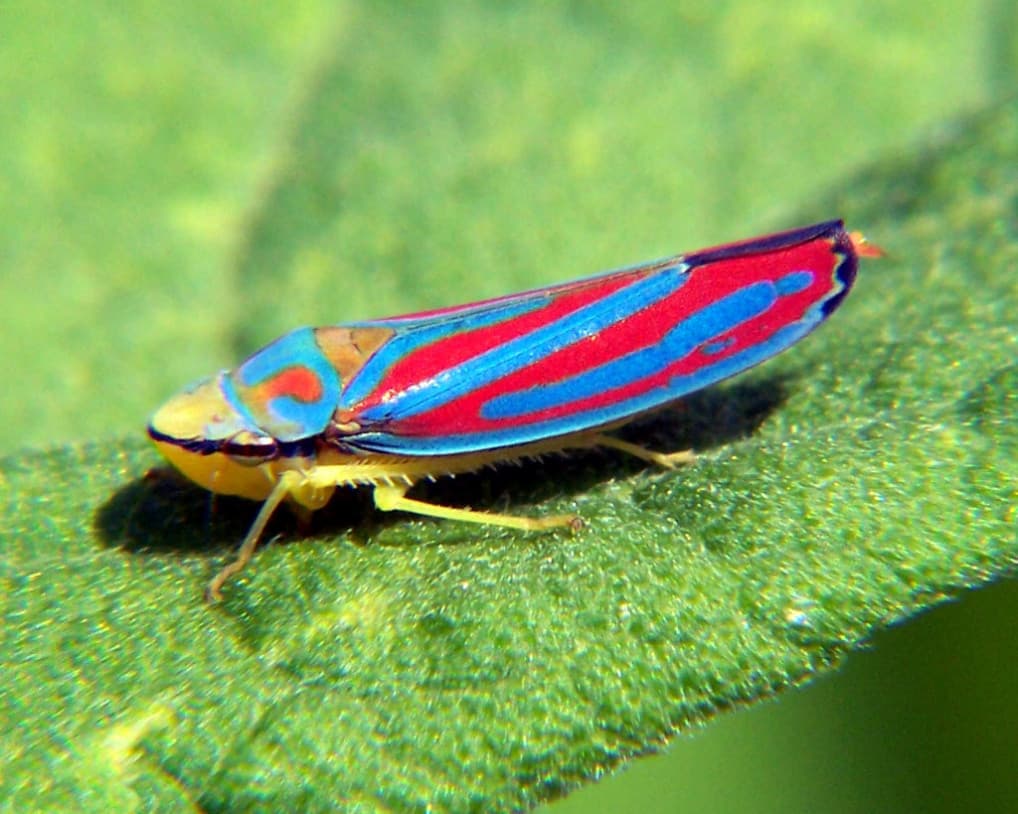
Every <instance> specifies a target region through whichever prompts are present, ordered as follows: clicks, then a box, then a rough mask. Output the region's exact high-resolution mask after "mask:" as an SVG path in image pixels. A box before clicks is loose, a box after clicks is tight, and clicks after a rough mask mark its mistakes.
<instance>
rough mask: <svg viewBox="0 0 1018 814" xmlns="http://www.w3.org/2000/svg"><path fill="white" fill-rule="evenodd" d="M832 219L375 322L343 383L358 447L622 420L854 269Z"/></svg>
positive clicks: (445, 446)
mask: <svg viewBox="0 0 1018 814" xmlns="http://www.w3.org/2000/svg"><path fill="white" fill-rule="evenodd" d="M856 265H857V257H856V244H855V243H853V240H852V238H851V237H850V236H849V235H848V234H847V233H846V232H845V231H844V229H843V227H842V223H841V222H840V221H831V222H828V223H822V224H817V225H816V226H811V227H807V228H804V229H798V230H795V231H792V232H784V233H781V234H776V235H771V236H768V237H764V238H759V239H756V240H751V241H746V242H742V243H736V244H730V245H726V246H721V247H718V248H714V249H708V250H704V251H700V252H695V253H692V254H689V255H684V256H678V257H674V258H670V259H667V260H663V261H659V262H656V263H651V264H648V265H646V266H640V267H634V268H630V269H623V270H620V271H615V272H609V273H606V274H601V275H598V276H595V277H590V278H586V279H583V280H579V281H576V282H574V283H567V284H563V285H558V286H552V287H549V288H545V289H537V290H534V291H529V292H525V293H523V294H517V295H513V296H509V297H503V298H499V299H495V300H488V301H485V302H482V303H475V304H472V305H466V306H460V307H456V308H450V309H443V310H441V311H432V312H425V313H422V314H415V315H410V316H407V317H400V318H396V319H392V320H381V321H378V322H374V323H367V324H366V325H369V326H372V327H377V328H385V329H388V330H390V331H392V337H391V339H389V340H388V341H387V342H386V343H385V344H384V345H383V346H382V347H380V348H379V349H378V350H377V351H376V352H375V353H374V355H373V356H372V357H371V358H370V359H369V360H367V362H366V363H365V364H364V366H363V367H362V368H361V369H360V370H359V371H358V372H357V375H356V376H355V377H354V378H353V380H352V381H350V382H349V383H348V385H347V386H346V387H345V388H344V391H343V394H342V396H341V405H340V406H341V411H342V412H343V414H344V415H346V416H348V417H349V418H350V419H351V420H352V421H354V422H355V423H356V424H357V425H358V426H359V427H360V429H359V431H357V432H356V433H354V434H353V435H351V436H350V437H349V439H348V442H349V444H350V446H351V447H355V448H358V449H361V450H364V451H370V452H383V453H390V454H396V455H409V456H417V455H448V454H459V453H469V452H477V451H481V450H486V449H493V448H499V447H505V446H513V445H517V444H524V443H529V442H532V441H537V440H541V439H545V438H550V437H554V436H558V435H565V434H569V433H574V432H579V431H582V430H586V429H591V428H595V427H598V426H603V425H606V424H610V423H613V422H617V421H621V420H625V419H628V418H631V417H633V416H635V415H638V414H639V413H642V412H644V411H646V410H650V409H653V408H655V407H658V406H661V405H663V404H666V403H668V402H670V401H673V400H675V399H677V398H679V397H681V396H684V395H686V394H689V393H691V392H694V391H696V390H699V389H701V388H703V387H706V386H707V385H710V384H713V383H715V382H717V381H720V380H722V379H725V378H727V377H729V376H732V375H734V374H736V373H739V372H741V371H743V370H745V369H747V368H749V367H752V366H753V365H756V364H758V363H760V362H762V361H764V360H765V359H768V358H770V357H771V356H774V355H775V354H777V353H780V352H781V351H782V350H784V349H786V348H788V347H789V346H791V345H792V344H794V343H795V342H797V341H798V340H799V339H801V338H802V337H803V336H805V335H806V334H807V333H809V332H810V331H812V330H813V329H814V328H816V327H817V325H819V324H820V323H821V322H822V321H823V320H824V319H825V318H826V317H827V316H828V315H829V314H830V313H831V312H832V311H833V310H834V309H835V308H836V307H837V305H838V304H839V303H840V302H841V300H842V299H843V298H844V296H845V295H846V294H847V293H848V290H849V288H850V286H851V284H852V281H853V279H854V277H855V271H856Z"/></svg>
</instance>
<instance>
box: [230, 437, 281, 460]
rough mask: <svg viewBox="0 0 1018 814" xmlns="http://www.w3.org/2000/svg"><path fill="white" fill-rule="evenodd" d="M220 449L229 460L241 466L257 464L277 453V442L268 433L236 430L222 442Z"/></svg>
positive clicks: (270, 458)
mask: <svg viewBox="0 0 1018 814" xmlns="http://www.w3.org/2000/svg"><path fill="white" fill-rule="evenodd" d="M222 451H223V452H224V453H225V454H226V455H228V456H229V457H230V460H232V461H234V462H235V463H238V464H242V465H243V466H258V464H262V463H265V462H266V461H271V460H272V459H273V458H275V457H276V455H278V454H279V444H277V443H276V439H274V438H271V437H270V436H268V435H257V434H255V433H253V432H246V431H245V432H238V433H237V434H236V435H234V436H233V437H232V438H229V439H227V440H226V441H225V442H223V446H222Z"/></svg>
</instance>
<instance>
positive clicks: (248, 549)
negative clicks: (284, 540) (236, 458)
mask: <svg viewBox="0 0 1018 814" xmlns="http://www.w3.org/2000/svg"><path fill="white" fill-rule="evenodd" d="M302 477H303V476H302V475H301V474H300V473H299V472H295V471H294V472H284V473H283V474H282V475H281V476H280V478H279V480H278V481H276V485H275V486H274V487H272V492H271V493H270V494H269V496H268V497H267V498H266V499H265V502H264V503H263V504H262V508H261V509H260V510H259V512H258V516H257V517H256V518H255V521H254V523H252V524H251V528H250V529H249V530H248V532H247V536H246V537H245V538H244V542H243V543H241V544H240V548H239V549H237V559H235V560H234V561H233V562H231V563H230V564H229V565H227V566H226V567H224V568H223V569H222V570H221V571H220V572H219V573H218V574H216V575H215V577H213V578H212V581H211V582H209V584H208V586H207V587H206V588H205V601H207V602H218V601H219V600H221V599H222V598H223V593H222V587H223V585H224V584H226V581H227V580H228V579H229V578H230V577H232V576H233V575H234V574H236V573H238V572H240V571H242V570H243V569H244V566H245V565H247V564H248V563H249V562H250V561H251V557H253V556H254V552H255V547H256V546H257V545H258V539H259V538H260V537H261V536H262V532H263V531H265V525H266V524H267V523H268V522H269V518H270V517H272V513H273V512H274V511H275V510H276V508H277V507H278V506H279V504H280V503H282V502H283V501H284V500H285V499H286V496H287V495H289V494H290V492H291V491H293V489H294V487H296V486H297V484H298V483H299V482H300V481H301V479H302Z"/></svg>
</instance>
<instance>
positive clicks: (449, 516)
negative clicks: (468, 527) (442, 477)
mask: <svg viewBox="0 0 1018 814" xmlns="http://www.w3.org/2000/svg"><path fill="white" fill-rule="evenodd" d="M409 488H410V487H409V486H375V491H374V497H375V505H376V506H377V507H378V508H379V509H381V510H382V511H383V512H394V511H401V512H412V513H413V514H423V515H425V516H427V517H439V518H441V519H443V520H463V521H465V522H467V523H480V524H482V525H486V526H505V527H506V528H511V529H522V530H523V531H540V530H542V529H553V528H560V527H562V526H568V527H570V528H572V529H578V528H580V526H582V525H583V521H582V520H580V518H579V517H577V516H576V515H575V514H557V515H553V516H551V517H517V516H516V515H512V514H492V513H490V512H475V511H471V510H470V509H454V508H452V507H451V506H439V505H437V504H435V503H425V502H424V501H422V500H413V499H412V498H408V497H407V496H406V492H407V489H409Z"/></svg>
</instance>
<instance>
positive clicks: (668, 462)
mask: <svg viewBox="0 0 1018 814" xmlns="http://www.w3.org/2000/svg"><path fill="white" fill-rule="evenodd" d="M593 440H594V442H595V443H596V444H597V446H599V447H609V448H610V449H617V450H619V451H620V452H625V453H626V454H628V455H632V456H634V457H636V458H639V459H640V460H641V461H648V462H649V463H652V464H657V465H658V466H663V467H664V468H665V469H674V468H675V467H676V466H677V465H679V464H688V463H692V462H693V461H695V460H696V455H695V454H694V452H693V450H691V449H685V450H683V451H682V452H672V453H670V454H666V453H663V452H654V451H653V450H649V449H644V448H643V447H641V446H639V445H638V444H631V443H629V442H628V441H623V440H622V439H620V438H614V437H612V436H611V435H601V434H598V435H595V436H593Z"/></svg>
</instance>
